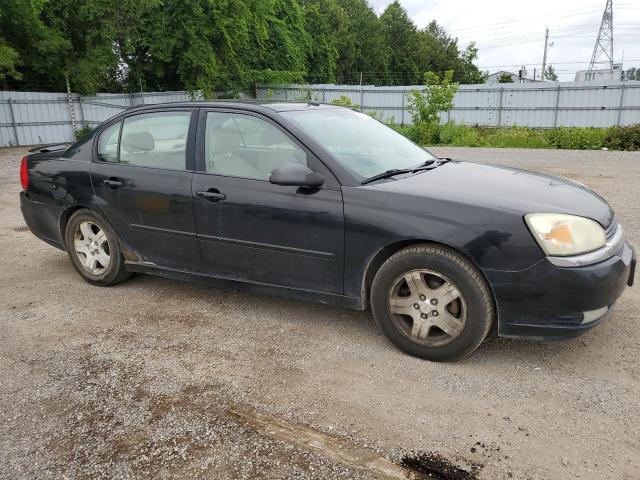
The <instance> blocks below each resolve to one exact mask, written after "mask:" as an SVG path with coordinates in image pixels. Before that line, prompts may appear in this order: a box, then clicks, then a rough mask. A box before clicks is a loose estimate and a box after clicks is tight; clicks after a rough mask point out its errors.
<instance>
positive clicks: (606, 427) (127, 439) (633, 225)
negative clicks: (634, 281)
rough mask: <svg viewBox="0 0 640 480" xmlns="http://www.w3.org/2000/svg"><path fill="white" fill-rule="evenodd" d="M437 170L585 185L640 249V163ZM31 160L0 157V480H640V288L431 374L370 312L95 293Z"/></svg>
mask: <svg viewBox="0 0 640 480" xmlns="http://www.w3.org/2000/svg"><path fill="white" fill-rule="evenodd" d="M434 151H435V152H436V153H437V154H439V155H442V156H450V157H453V158H456V159H468V160H474V161H479V162H486V163H495V164H504V165H511V166H517V167H521V168H525V169H529V170H535V171H541V172H546V173H550V174H555V175H560V176H564V177H569V178H571V179H574V180H577V181H579V182H581V183H584V184H586V185H587V186H588V187H590V188H592V189H594V190H596V191H597V192H598V193H600V194H601V195H603V196H604V197H605V198H607V199H608V200H609V201H610V203H611V204H612V206H613V208H614V209H615V210H616V212H617V214H618V218H619V220H620V221H621V223H622V224H623V225H624V227H625V228H626V232H627V237H628V238H629V239H630V240H631V241H632V243H634V244H635V245H636V246H637V245H640V241H639V240H640V212H639V201H640V195H639V194H638V189H639V187H640V153H621V152H576V151H544V150H497V149H496V150H494V149H453V148H440V149H434ZM23 152H24V150H18V149H14V150H4V151H0V478H7V479H34V478H61V479H73V478H88V477H91V478H99V477H109V478H170V477H171V478H175V477H184V478H196V477H197V478H224V479H232V478H234V479H235V478H247V479H250V478H317V479H329V478H385V477H389V478H402V477H403V476H405V475H409V476H410V475H412V474H411V473H408V472H410V470H409V467H411V466H415V465H416V463H420V462H415V461H413V460H415V459H416V458H415V457H419V458H418V460H421V459H422V460H425V458H426V460H425V461H424V462H422V463H423V467H425V466H429V465H431V466H432V470H429V468H426V469H424V471H425V472H429V471H431V472H439V473H437V474H435V473H434V476H435V478H444V479H454V478H455V479H465V478H466V479H472V478H478V479H494V478H504V479H511V478H515V479H564V478H584V479H624V480H627V479H638V478H640V414H639V413H638V412H640V352H639V348H640V320H639V312H640V285H639V286H636V287H634V288H631V289H627V291H625V293H624V294H623V296H622V298H621V299H620V301H619V302H618V304H617V308H616V311H615V313H614V314H613V315H612V316H611V318H610V319H609V320H608V321H607V322H605V323H603V324H602V325H600V326H598V327H597V328H596V329H594V330H593V331H591V332H589V333H587V334H586V335H584V336H583V337H581V338H579V339H576V340H571V341H567V342H558V343H538V342H525V341H514V340H506V339H493V340H490V341H488V342H487V343H485V344H484V345H483V346H482V347H481V348H480V349H479V350H478V351H477V352H476V353H475V354H474V355H472V356H471V357H468V358H467V359H465V360H463V361H460V362H457V363H449V364H436V363H429V362H426V361H422V360H418V359H415V358H411V357H408V356H407V355H404V354H403V353H401V352H399V351H398V350H396V349H395V348H394V347H393V346H392V345H391V344H390V343H389V342H388V341H387V340H386V339H385V338H384V337H383V336H382V335H381V333H380V332H379V331H378V329H377V327H376V326H375V324H374V322H373V321H372V319H371V317H370V313H368V312H354V311H349V310H345V309H340V308H334V307H328V306H323V305H316V304H309V303H303V302H294V301H286V300H282V299H277V298H270V297H265V296H259V295H250V294H245V293H240V292H234V291H222V290H215V289H210V288H205V287H201V286H198V285H191V284H186V283H179V282H176V281H170V280H165V279H161V278H154V277H148V276H143V275H137V276H135V277H133V278H131V279H130V280H129V281H127V282H125V283H123V284H120V285H118V286H116V287H112V288H99V287H93V286H90V285H89V284H87V283H85V282H84V281H83V280H82V279H81V278H80V277H79V276H78V274H77V273H76V272H75V271H74V270H73V268H72V266H71V264H70V262H69V260H68V258H67V256H66V254H65V253H63V252H60V251H57V250H56V249H54V248H52V247H50V246H48V245H46V244H45V243H43V242H41V241H40V240H38V239H36V238H35V237H34V236H33V235H32V234H31V233H30V232H29V231H28V230H27V229H26V227H25V225H24V221H23V219H22V215H21V213H20V209H19V202H18V191H19V188H20V186H19V179H18V165H19V159H20V157H21V155H22V153H23ZM639 280H640V279H639ZM426 452H430V453H432V454H436V455H439V457H434V456H433V455H430V453H426ZM405 455H408V456H407V457H406V458H405V461H404V462H402V458H403V456H405ZM447 461H448V462H450V464H449V465H446V462H447ZM439 462H441V463H442V464H444V465H439V466H438V465H437V464H438V463H439ZM401 464H403V465H404V466H403V465H401ZM456 467H458V468H456ZM430 468H431V467H430ZM413 475H414V477H415V478H419V477H420V475H417V474H413Z"/></svg>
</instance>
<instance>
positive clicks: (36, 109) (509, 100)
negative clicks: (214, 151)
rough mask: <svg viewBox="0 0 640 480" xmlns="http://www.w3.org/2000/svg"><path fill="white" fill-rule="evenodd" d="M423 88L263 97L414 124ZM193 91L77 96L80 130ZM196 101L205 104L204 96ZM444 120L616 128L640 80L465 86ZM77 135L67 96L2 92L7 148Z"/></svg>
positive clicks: (264, 93)
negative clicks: (344, 102) (338, 104)
mask: <svg viewBox="0 0 640 480" xmlns="http://www.w3.org/2000/svg"><path fill="white" fill-rule="evenodd" d="M424 88H425V87H424V86H422V85H409V86H394V87H375V86H371V85H362V86H360V85H329V84H319V85H259V86H258V88H257V98H258V100H265V101H274V100H276V101H277V100H282V101H306V100H307V99H309V98H311V99H313V100H317V101H319V102H324V103H331V102H333V101H335V100H338V99H340V98H341V97H347V98H349V99H350V101H351V103H352V104H353V105H358V106H360V108H361V109H362V110H363V111H365V112H367V113H370V114H374V115H375V116H376V117H377V118H380V119H381V120H383V121H387V122H390V121H393V122H395V123H399V124H408V123H410V122H411V115H410V111H409V108H408V107H409V92H411V90H421V89H424ZM191 99H192V98H191V97H190V96H189V94H188V93H187V92H149V93H146V92H145V93H142V94H140V93H135V94H111V93H99V94H97V95H95V96H91V97H85V96H80V95H77V94H73V95H72V103H73V109H74V112H75V119H76V127H81V126H82V125H89V126H91V127H93V126H96V125H97V124H99V123H101V122H103V121H104V120H106V119H107V118H109V117H111V116H113V115H115V114H117V113H120V112H121V111H122V110H124V109H127V108H131V107H134V106H137V105H142V104H154V103H164V102H179V101H186V100H191ZM193 99H194V100H195V99H201V97H200V96H199V95H196V98H193ZM440 117H441V121H442V122H443V123H444V122H449V121H451V122H454V123H458V124H466V125H478V126H487V127H497V126H515V125H518V126H527V127H539V128H551V127H555V126H567V127H610V126H613V125H631V124H635V123H640V82H586V83H585V82H567V83H552V82H544V83H542V82H540V83H531V84H497V85H495V84H493V85H461V86H460V89H459V90H458V93H457V94H456V96H455V98H454V108H453V110H451V111H450V112H448V113H443V114H442V115H441V116H440ZM73 138H74V132H73V128H72V124H71V112H70V109H69V102H68V97H67V94H66V93H47V92H10V91H0V146H8V145H31V144H38V143H53V142H69V141H72V140H73Z"/></svg>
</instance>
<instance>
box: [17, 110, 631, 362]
mask: <svg viewBox="0 0 640 480" xmlns="http://www.w3.org/2000/svg"><path fill="white" fill-rule="evenodd" d="M20 179H21V183H22V188H23V191H22V192H21V194H20V201H21V207H22V213H23V215H24V218H25V221H26V223H27V225H28V226H29V228H30V230H31V231H32V232H33V233H34V234H35V235H36V236H37V237H39V238H41V239H42V240H44V241H45V242H47V243H49V244H51V245H53V246H55V247H57V248H60V249H63V250H66V251H67V252H68V255H69V258H70V260H71V263H72V264H73V266H74V267H75V269H76V270H77V271H78V273H79V274H80V275H81V276H82V277H83V278H84V279H85V280H86V281H88V282H89V283H92V284H94V285H101V286H107V285H113V284H116V283H118V282H121V281H123V280H125V279H126V278H127V277H128V276H129V275H131V273H132V272H140V273H146V274H152V275H160V276H163V277H170V278H176V279H186V280H199V281H203V282H206V283H208V284H211V285H214V286H227V287H232V288H242V289H245V290H248V291H251V292H259V293H268V294H276V295H281V296H284V297H288V298H292V299H301V300H311V301H316V302H322V303H328V304H332V305H338V306H342V307H349V308H354V309H360V310H364V309H367V308H369V307H370V308H371V311H372V313H373V316H374V317H375V319H376V321H377V322H378V324H379V325H380V327H381V329H382V330H383V331H384V333H385V334H386V335H387V336H388V338H389V339H390V340H391V341H392V342H393V343H394V344H395V345H397V346H398V347H399V348H400V349H402V350H404V351H405V352H407V353H409V354H411V355H415V356H418V357H421V358H425V359H429V360H450V359H454V358H458V357H461V356H463V355H466V354H469V353H470V352H472V351H473V350H475V349H476V348H477V347H478V346H479V345H480V343H481V342H482V341H483V339H484V338H485V337H486V336H487V334H488V333H489V331H490V330H491V329H492V327H494V328H495V329H496V330H497V333H498V335H500V336H504V337H520V338H533V339H557V338H567V337H573V336H576V335H579V334H581V333H583V332H584V331H585V330H588V329H590V328H591V327H593V326H595V325H596V324H598V323H599V322H601V321H603V320H604V319H605V318H606V317H607V316H608V315H609V313H610V312H611V310H612V308H613V305H614V303H615V301H616V299H617V298H618V297H619V296H620V295H621V293H622V292H623V290H624V289H625V287H626V286H627V285H628V286H631V285H632V284H633V277H634V270H635V264H636V257H635V252H634V250H633V249H632V248H631V246H630V245H629V244H628V243H627V242H626V241H625V239H624V234H623V228H622V226H621V225H620V224H619V223H618V222H617V220H616V217H615V215H614V212H613V211H612V210H611V208H610V207H609V205H608V204H607V202H606V201H605V200H603V199H602V198H601V197H599V196H598V195H597V194H595V193H594V192H592V191H590V190H588V189H587V188H585V187H584V186H582V185H580V184H577V183H575V182H571V181H568V180H563V179H559V178H555V177H550V176H546V175H540V174H537V173H531V172H525V171H522V170H516V169H511V168H501V167H493V166H486V165H479V164H475V163H467V162H454V161H450V160H448V159H441V158H436V157H434V156H433V155H431V154H430V153H429V152H428V151H426V150H424V149H422V148H420V147H418V146H417V145H415V144H413V143H411V142H410V141H409V140H407V139H406V138H404V137H403V136H401V135H400V134H398V133H396V132H395V131H394V130H392V129H390V128H388V127H386V126H385V125H383V124H382V123H379V122H378V121H376V120H374V119H372V118H370V117H369V116H367V115H364V114H362V113H358V112H355V111H352V110H349V109H345V108H340V107H335V106H331V105H320V104H317V103H315V102H310V103H287V104H284V103H280V104H277V103H272V104H264V105H258V104H244V103H227V102H218V103H205V102H201V103H177V104H164V105H154V106H144V107H141V108H136V109H131V110H127V111H125V112H123V113H121V114H119V115H117V116H115V117H113V118H111V119H109V120H107V121H106V122H104V123H103V124H101V125H100V126H98V127H97V128H96V129H95V130H94V131H93V133H92V134H91V135H89V136H88V138H85V139H83V140H81V141H79V142H77V143H76V144H74V145H71V146H70V147H68V148H67V147H61V146H49V147H46V146H45V147H41V148H39V149H36V150H33V151H32V153H31V154H30V155H27V156H25V157H24V158H23V159H22V164H21V168H20ZM301 308H302V307H301Z"/></svg>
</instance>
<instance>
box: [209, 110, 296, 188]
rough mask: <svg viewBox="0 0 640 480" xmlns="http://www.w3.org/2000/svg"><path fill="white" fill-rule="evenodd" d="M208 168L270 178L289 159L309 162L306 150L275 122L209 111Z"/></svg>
mask: <svg viewBox="0 0 640 480" xmlns="http://www.w3.org/2000/svg"><path fill="white" fill-rule="evenodd" d="M204 150H205V166H206V171H207V172H210V173H215V174H218V175H226V176H231V177H241V178H251V179H255V180H269V176H270V175H271V172H272V171H273V170H274V169H276V168H279V167H281V166H282V165H284V164H285V163H292V162H293V163H300V164H303V165H307V156H306V153H305V152H304V150H302V149H301V148H300V147H298V146H297V145H296V144H295V143H294V142H293V141H292V140H291V139H290V138H289V137H287V135H286V134H285V133H284V132H283V131H282V130H280V129H279V128H278V127H276V126H275V125H272V124H271V123H269V122H266V121H264V120H262V119H260V118H257V117H254V116H251V115H243V114H239V113H238V114H236V113H221V112H208V113H207V126H206V132H205V144H204Z"/></svg>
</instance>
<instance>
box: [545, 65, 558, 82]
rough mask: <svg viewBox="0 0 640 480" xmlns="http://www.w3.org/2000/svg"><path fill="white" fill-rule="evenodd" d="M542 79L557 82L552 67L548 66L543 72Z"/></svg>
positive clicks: (556, 76)
mask: <svg viewBox="0 0 640 480" xmlns="http://www.w3.org/2000/svg"><path fill="white" fill-rule="evenodd" d="M544 78H546V79H547V80H551V81H552V82H557V81H558V74H557V73H556V69H555V68H553V65H549V66H548V67H547V70H546V71H545V72H544Z"/></svg>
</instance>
